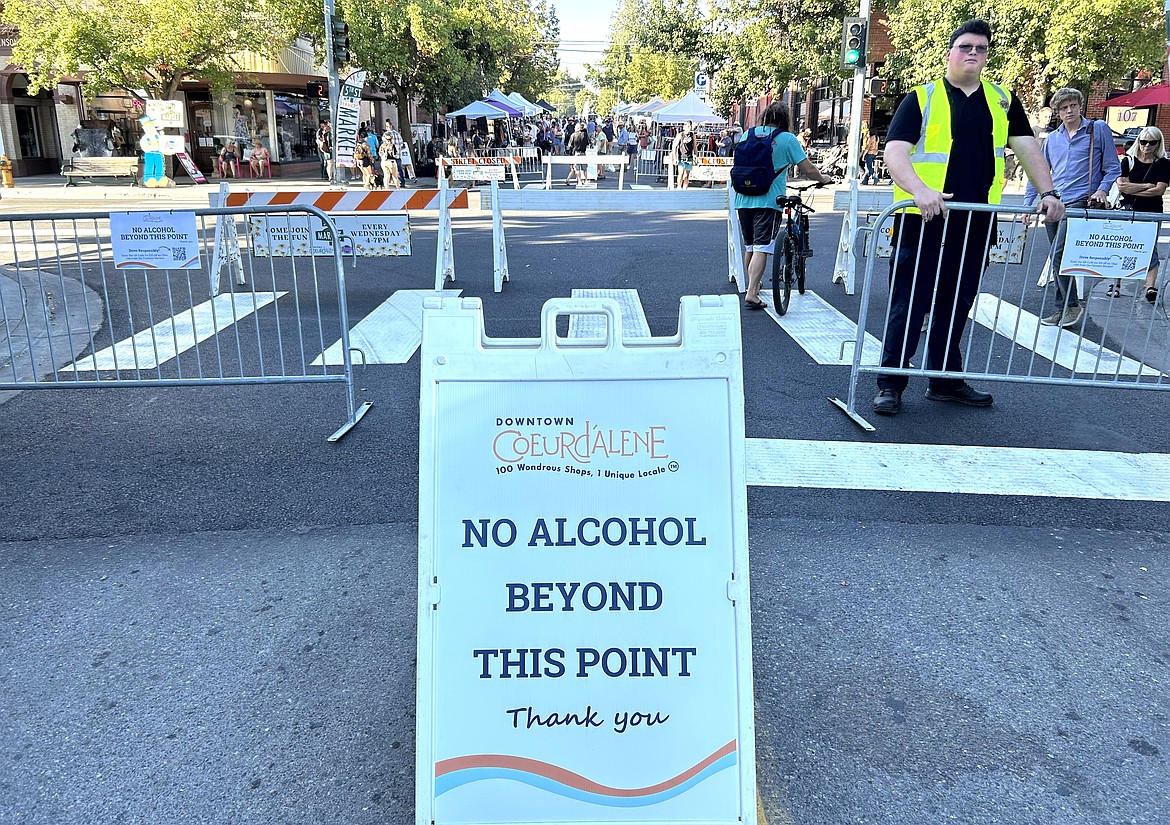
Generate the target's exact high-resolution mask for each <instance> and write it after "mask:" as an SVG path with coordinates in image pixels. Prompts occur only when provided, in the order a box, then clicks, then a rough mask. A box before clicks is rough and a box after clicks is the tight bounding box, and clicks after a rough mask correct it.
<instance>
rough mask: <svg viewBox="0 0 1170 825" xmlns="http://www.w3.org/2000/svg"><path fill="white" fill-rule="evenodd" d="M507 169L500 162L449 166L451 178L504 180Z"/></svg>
mask: <svg viewBox="0 0 1170 825" xmlns="http://www.w3.org/2000/svg"><path fill="white" fill-rule="evenodd" d="M506 173H507V169H506V168H505V167H504V166H503V165H502V164H497V163H488V164H482V165H481V164H474V165H472V164H464V163H457V164H453V165H452V166H451V178H452V180H505V176H506Z"/></svg>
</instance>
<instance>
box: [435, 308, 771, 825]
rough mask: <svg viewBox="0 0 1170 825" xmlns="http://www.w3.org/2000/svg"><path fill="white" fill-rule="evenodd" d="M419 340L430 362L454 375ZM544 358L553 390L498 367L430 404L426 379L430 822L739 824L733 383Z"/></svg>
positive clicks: (740, 647)
mask: <svg viewBox="0 0 1170 825" xmlns="http://www.w3.org/2000/svg"><path fill="white" fill-rule="evenodd" d="M727 317H734V312H732V313H730V314H729V315H728V316H727ZM428 323H431V322H430V321H428ZM436 323H441V322H436ZM728 328H729V327H728ZM452 329H453V330H456V329H462V330H464V331H466V330H467V329H468V327H467V326H466V325H463V326H462V327H452ZM430 332H431V338H430V342H431V345H432V346H431V347H430V348H429V349H424V353H423V358H424V363H426V362H427V361H428V359H433V358H435V357H436V353H443V355H441V356H438V357H439V358H441V359H446V360H447V363H454V362H455V361H456V360H457V358H458V356H457V355H453V354H452V352H453V350H452V349H447V348H439V349H436V348H434V346H433V344H434V340H435V339H434V335H435V334H436V333H435V327H434V326H431V327H430ZM610 332H611V334H612V332H613V330H612V329H611V330H610ZM736 332H738V327H736ZM480 341H482V339H481V338H478V337H468V338H467V342H468V343H470V344H472V346H475V345H476V344H477V343H478V342H480ZM473 342H475V343H473ZM736 344H738V337H736ZM426 346H427V342H426V341H425V340H424V347H426ZM497 355H498V353H497ZM575 355H579V353H566V354H565V357H566V358H567V359H572V358H573V357H574V356H575ZM638 355H647V353H646V352H645V351H642V352H640V353H638ZM677 355H678V353H677V351H676V352H675V361H674V362H673V363H675V364H676V365H677V363H678V361H677ZM514 357H517V363H531V361H532V357H531V353H530V352H522V353H519V354H516V355H514ZM588 357H590V356H586V358H588ZM650 360H653V359H652V358H651V359H650ZM554 362H555V363H560V364H561V366H562V368H563V369H568V372H566V375H565V376H563V378H562V380H557V378H556V377H555V376H554V375H552V374H550V371H549V369H541V370H538V372H539V373H540V379H539V380H537V379H535V376H529V377H528V378H526V379H524V380H512V379H508V378H503V377H502V374H503V373H506V372H508V370H507V368H506V367H504V364H505V362H504V361H499V360H496V359H495V358H492V357H489V358H488V359H487V360H486V361H484V362H482V363H479V364H478V366H474V367H473V371H474V372H475V373H476V374H477V375H478V379H477V380H468V381H450V382H447V381H439V382H437V383H436V384H434V385H433V387H434V392H433V394H432V393H431V392H430V388H429V387H428V381H427V380H426V376H424V383H423V387H424V390H423V395H424V398H426V397H428V396H429V398H430V399H431V401H432V402H433V403H424V407H423V409H424V412H423V414H424V416H426V417H427V418H428V419H429V420H430V421H432V422H433V423H434V425H435V427H436V430H435V432H436V433H437V434H438V436H439V437H438V438H437V439H435V440H433V441H432V440H430V439H427V440H426V443H427V444H429V445H430V446H433V459H434V462H433V484H432V483H430V482H429V481H425V480H423V481H422V482H421V483H420V488H421V489H422V490H424V494H423V495H424V496H428V497H429V494H428V493H427V492H425V491H433V494H434V495H433V499H431V500H430V502H429V503H426V504H425V505H424V510H429V511H430V513H431V514H432V516H433V518H432V517H431V516H424V517H422V518H421V523H420V565H422V566H423V567H424V568H427V569H426V573H425V575H423V579H422V580H420V581H423V580H425V582H426V586H425V587H423V589H422V591H421V593H422V596H423V598H424V600H426V599H431V600H433V599H435V598H437V602H436V603H434V604H433V609H426V610H423V612H421V613H420V632H423V631H424V627H423V626H425V625H428V624H429V627H425V631H426V632H427V633H428V634H429V638H428V639H426V641H425V643H424V642H423V641H420V659H419V669H420V679H422V680H423V681H422V682H420V693H419V701H420V709H419V720H420V722H419V724H420V730H419V739H420V742H422V743H424V744H421V745H420V758H421V759H423V760H424V761H425V763H426V764H425V765H424V764H422V763H421V762H420V766H419V767H420V776H419V782H420V785H421V786H423V787H426V786H429V787H427V790H428V791H429V792H430V793H431V794H433V796H432V797H431V799H429V800H428V803H429V804H433V816H434V820H435V822H437V823H472V822H501V823H503V822H534V821H539V822H580V821H590V820H604V821H610V822H613V821H622V822H666V821H679V820H694V821H702V822H708V823H715V822H727V823H731V822H737V823H738V822H740V821H747V820H746V819H745V820H741V819H740V818H741V817H742V816H746V814H745V811H744V810H743V805H742V804H741V803H742V798H741V793H742V790H743V775H742V770H743V769H744V768H745V765H744V764H743V763H742V760H744V758H745V755H744V747H745V743H744V742H743V734H742V727H741V725H742V718H743V717H742V716H741V711H742V708H743V704H744V702H743V695H745V694H743V693H742V691H743V689H744V683H743V681H742V677H743V676H744V674H745V673H746V674H748V675H749V676H750V658H749V660H748V661H747V663H746V664H745V662H744V660H743V658H742V657H743V655H744V653H745V651H749V650H750V643H749V642H748V640H747V639H745V638H744V635H746V634H745V633H744V629H745V628H746V615H741V616H739V617H737V614H736V607H737V605H736V602H735V601H733V600H732V598H731V597H730V594H731V593H732V592H733V578H734V570H735V567H736V547H737V544H738V543H740V540H741V539H742V535H741V534H740V533H739V532H737V529H736V521H737V503H738V499H737V498H736V496H735V495H733V494H732V492H731V491H732V490H733V489H734V486H735V482H734V478H735V476H736V475H737V471H735V470H734V468H735V466H736V464H735V462H736V460H737V459H736V458H735V456H733V453H732V451H731V445H732V443H735V442H734V441H733V439H732V438H731V437H730V433H731V432H732V431H733V430H735V429H737V428H736V427H735V426H733V421H734V419H735V416H736V415H737V414H738V415H739V416H740V427H739V429H740V431H741V432H742V429H741V428H742V389H741V390H740V396H739V399H740V400H739V404H740V406H739V407H738V409H735V406H736V405H735V404H734V403H729V398H734V396H735V394H734V393H729V391H728V390H729V381H728V380H727V378H726V377H725V376H724V377H719V376H712V377H710V378H701V377H696V376H691V377H668V376H666V375H658V376H653V380H647V378H648V377H649V376H647V375H646V370H647V369H648V367H647V364H646V363H645V359H644V361H643V363H642V364H639V363H638V359H637V358H636V357H633V356H632V355H631V359H630V361H629V363H628V364H626V365H623V364H622V363H621V359H620V358H619V359H618V360H617V361H614V362H611V363H610V365H609V367H608V368H604V369H602V370H601V371H600V372H599V375H598V376H595V377H594V378H593V379H592V380H584V378H583V376H584V375H586V374H587V372H588V370H587V369H585V370H584V371H583V365H580V364H577V365H570V364H569V363H568V362H567V361H565V360H559V359H554ZM669 363H671V361H670V359H666V360H663V361H662V365H663V366H665V365H666V364H669ZM712 363H713V364H717V363H718V362H716V361H712ZM734 363H735V364H737V365H738V354H737V357H736V359H735V361H734ZM493 364H496V365H499V366H500V367H501V370H500V373H501V380H492V375H493V373H494V372H495V369H494V368H493ZM626 367H628V368H629V369H630V370H632V371H633V372H634V373H639V374H641V377H638V378H635V377H634V376H633V375H623V370H624V369H625V368H626ZM554 371H555V369H554ZM663 371H664V372H666V371H667V370H665V369H664V370H663ZM441 372H442V370H439V369H436V370H435V371H434V372H432V373H431V375H437V374H441ZM602 373H604V374H608V376H609V377H608V378H602V377H601V374H602ZM680 374H681V375H684V376H685V371H682V373H680V372H677V371H676V372H674V375H675V376H679V375H680ZM651 375H652V368H651ZM569 377H573V378H575V379H576V380H563V379H564V378H569ZM428 407H429V410H428ZM426 426H428V425H427V424H426V423H424V427H426ZM741 438H742V436H741ZM426 449H429V447H428V448H426ZM429 460H430V456H428V455H427V454H426V453H425V452H424V453H423V454H422V456H421V457H420V461H428V462H429ZM739 460H740V461H742V458H740V459H739ZM741 471H742V467H740V468H739V472H740V473H741ZM423 475H424V476H430V473H429V472H425V473H423ZM424 525H425V526H424ZM432 526H433V532H432V531H431V529H430V528H431V527H432ZM432 537H433V541H432V540H431V539H432ZM745 556H746V552H745ZM432 565H433V566H432ZM744 565H745V567H746V561H745V562H744ZM420 587H422V585H420ZM431 587H435V588H437V592H434V593H430V588H431ZM428 593H430V595H428ZM740 606H741V609H742V610H744V611H746V609H747V601H746V590H745V591H744V593H743V598H742V599H741V601H740ZM428 607H430V606H428ZM737 628H738V630H739V633H737ZM424 669H426V671H427V673H428V674H430V676H429V677H428V678H426V679H424V678H423V676H422V671H423V670H424ZM424 683H426V684H425V685H424ZM748 685H749V687H748V689H747V693H746V695H747V696H748V697H749V699H748V700H747V705H748V706H749V713H750V695H751V694H750V678H749V679H748ZM424 720H425V721H424ZM427 722H429V725H428V726H427V727H426V729H424V724H426V723H427ZM747 738H748V739H749V740H750V734H749V735H748V736H747ZM746 747H747V749H748V752H749V753H750V749H751V747H752V745H751V743H750V741H749V742H747V743H746ZM746 767H749V768H750V767H751V763H750V759H749V760H748V764H747V766H746ZM424 774H425V775H424ZM421 793H422V787H420V795H421ZM753 803H754V800H753ZM750 813H751V814H752V815H753V816H754V810H752V811H750ZM422 815H424V814H423V813H422V812H420V816H422ZM427 818H428V819H429V818H430V817H429V816H428V817H427Z"/></svg>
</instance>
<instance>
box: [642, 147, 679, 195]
mask: <svg viewBox="0 0 1170 825" xmlns="http://www.w3.org/2000/svg"><path fill="white" fill-rule="evenodd" d="M634 157H635V158H636V160H635V162H634V167H633V168H634V183H635V184H637V185H639V186H648V185H652V184H655V183H669V181H670V167H669V165H668V160H669V158H670V149H669V148H667V149H657V148H649V147H648V148H646V149H639V150H638V154H637V155H635V156H634ZM643 178H648V179H649V181H650V183H646V182H645V181H644V180H643Z"/></svg>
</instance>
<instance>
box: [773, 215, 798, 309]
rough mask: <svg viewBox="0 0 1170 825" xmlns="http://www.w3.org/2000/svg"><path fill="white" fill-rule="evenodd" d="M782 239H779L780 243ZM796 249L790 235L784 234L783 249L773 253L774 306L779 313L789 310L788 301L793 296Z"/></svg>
mask: <svg viewBox="0 0 1170 825" xmlns="http://www.w3.org/2000/svg"><path fill="white" fill-rule="evenodd" d="M779 240H780V239H777V243H779ZM795 257H796V249H795V248H794V246H793V243H792V237H791V236H790V235H785V236H784V246H783V249H782V250H777V251H776V253H775V254H773V255H772V306H774V307H775V308H776V314H777V315H783V314H784V313H785V312H787V311H788V302H789V300H791V298H792V277H793V268H794V259H795Z"/></svg>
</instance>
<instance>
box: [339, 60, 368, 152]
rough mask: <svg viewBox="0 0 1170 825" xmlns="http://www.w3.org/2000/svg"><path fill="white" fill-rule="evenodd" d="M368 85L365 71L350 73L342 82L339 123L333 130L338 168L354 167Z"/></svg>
mask: <svg viewBox="0 0 1170 825" xmlns="http://www.w3.org/2000/svg"><path fill="white" fill-rule="evenodd" d="M365 85H366V72H365V69H359V70H357V71H355V72H350V73H349V75H347V76H346V77H345V78H344V79H343V80H342V81H341V91H340V94H339V96H338V99H337V123H336V125H335V126H334V129H333V141H334V144H333V148H334V155H333V158H334V160H335V161H336V163H337V165H338V166H348V167H352V166H353V165H354V163H353V153H354V150H355V149H357V136H358V125H359V123H358V122H359V121H360V119H361V107H362V89H364V88H365Z"/></svg>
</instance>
